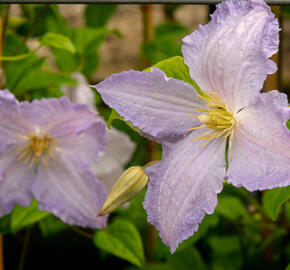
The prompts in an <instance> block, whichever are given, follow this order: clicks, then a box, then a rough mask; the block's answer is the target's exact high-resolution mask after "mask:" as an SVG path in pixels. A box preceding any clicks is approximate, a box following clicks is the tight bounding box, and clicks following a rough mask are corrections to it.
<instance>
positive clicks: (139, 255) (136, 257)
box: [94, 219, 144, 266]
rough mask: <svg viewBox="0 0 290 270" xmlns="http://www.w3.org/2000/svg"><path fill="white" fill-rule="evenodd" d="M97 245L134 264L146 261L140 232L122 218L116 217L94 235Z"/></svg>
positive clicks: (138, 264)
mask: <svg viewBox="0 0 290 270" xmlns="http://www.w3.org/2000/svg"><path fill="white" fill-rule="evenodd" d="M94 243H95V245H96V246H97V247H99V248H101V249H103V250H105V251H107V252H109V253H111V254H114V255H115V256H117V257H120V258H123V259H125V260H127V261H129V262H131V263H132V264H135V265H137V266H141V265H142V264H143V263H144V251H143V245H142V241H141V237H140V235H139V232H138V231H137V229H136V228H135V226H134V225H133V224H132V223H130V222H128V221H126V220H122V219H116V220H115V221H114V222H113V223H112V224H111V225H109V226H108V228H107V229H106V230H99V231H97V232H96V234H95V236H94Z"/></svg>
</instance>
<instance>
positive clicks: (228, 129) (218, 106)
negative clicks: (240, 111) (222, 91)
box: [189, 93, 236, 159]
mask: <svg viewBox="0 0 290 270" xmlns="http://www.w3.org/2000/svg"><path fill="white" fill-rule="evenodd" d="M198 96H199V97H200V98H201V99H203V100H204V101H206V103H207V104H206V107H207V109H195V110H196V111H199V112H204V113H203V114H201V115H190V116H192V117H198V119H199V120H200V122H201V123H202V125H200V126H198V127H195V128H190V129H189V130H196V129H202V128H204V127H208V128H210V129H212V130H214V131H213V132H205V133H204V134H203V135H201V136H199V137H197V138H195V139H193V141H196V140H199V139H201V140H206V142H205V143H204V144H203V145H201V147H204V146H206V145H207V144H208V143H209V142H210V141H211V140H213V139H217V138H219V137H221V136H223V137H224V138H227V137H229V150H230V159H231V143H232V140H233V134H234V132H233V129H234V126H235V124H236V119H235V117H234V114H233V113H232V112H230V109H229V108H228V106H227V104H226V103H225V102H224V101H223V100H222V99H221V98H220V96H219V95H218V94H217V93H209V94H205V93H204V95H203V96H201V95H198Z"/></svg>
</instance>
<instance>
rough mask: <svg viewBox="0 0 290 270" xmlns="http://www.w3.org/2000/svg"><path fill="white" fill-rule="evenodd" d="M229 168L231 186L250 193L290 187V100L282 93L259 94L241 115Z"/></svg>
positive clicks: (239, 115) (239, 114)
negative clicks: (240, 187) (242, 188)
mask: <svg viewBox="0 0 290 270" xmlns="http://www.w3.org/2000/svg"><path fill="white" fill-rule="evenodd" d="M237 117H238V121H240V122H241V125H237V127H236V130H235V133H234V141H233V146H232V156H233V157H232V162H230V164H229V171H228V176H229V182H230V183H232V184H233V185H235V186H244V187H245V188H247V189H248V190H250V191H253V190H257V189H259V190H262V189H272V188H275V187H282V186H287V185H290V130H288V128H287V127H286V126H285V122H286V121H287V120H288V119H289V118H290V108H289V107H288V102H287V97H286V95H285V94H281V93H279V92H278V91H271V92H269V93H263V94H259V95H258V97H257V100H256V102H255V103H254V104H252V106H250V107H248V108H245V109H244V110H242V111H241V112H240V113H238V115H237Z"/></svg>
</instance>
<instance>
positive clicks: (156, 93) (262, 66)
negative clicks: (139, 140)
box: [96, 0, 290, 252]
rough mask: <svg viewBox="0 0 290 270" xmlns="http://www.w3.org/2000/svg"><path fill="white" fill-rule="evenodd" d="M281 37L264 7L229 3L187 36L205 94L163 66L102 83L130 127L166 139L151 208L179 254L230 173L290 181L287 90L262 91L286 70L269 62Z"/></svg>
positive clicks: (256, 180) (257, 185)
mask: <svg viewBox="0 0 290 270" xmlns="http://www.w3.org/2000/svg"><path fill="white" fill-rule="evenodd" d="M278 31H279V26H278V22H277V19H275V18H274V15H273V14H272V13H271V11H270V8H269V7H268V6H267V5H266V4H265V2H264V1H258V0H256V1H255V0H253V1H249V2H246V1H240V0H233V1H226V2H223V3H221V4H220V5H218V6H217V10H216V12H215V13H214V14H213V15H212V17H211V21H210V23H208V24H207V25H205V26H200V27H199V29H198V30H197V31H195V32H193V33H192V34H190V35H189V36H187V37H185V38H184V39H183V46H182V53H183V56H184V60H185V63H186V64H187V65H188V67H189V71H190V76H191V78H192V79H193V80H195V82H196V83H197V84H198V85H199V87H200V88H201V89H202V91H203V92H204V93H203V96H200V95H198V94H197V92H196V90H195V89H194V87H193V86H192V85H190V84H188V83H185V82H183V81H179V80H176V79H173V78H167V77H166V76H165V74H164V73H163V72H162V71H161V70H159V69H157V68H153V69H151V71H148V72H137V71H132V70H131V71H127V72H123V73H120V74H115V75H113V76H111V77H110V78H108V79H106V80H105V81H103V82H101V83H100V84H98V85H96V89H97V90H98V91H99V92H100V93H101V95H102V98H103V100H104V101H105V102H106V103H107V104H108V105H109V106H111V107H113V108H115V109H116V110H117V111H118V112H119V114H120V115H121V116H123V117H124V118H125V120H126V121H130V122H131V123H132V124H133V125H135V126H137V127H139V128H140V129H141V130H142V132H144V134H146V135H148V136H149V137H151V138H154V139H155V140H156V141H157V142H160V143H162V146H163V158H162V161H161V162H159V163H157V164H155V165H153V166H151V167H149V168H148V169H146V173H147V174H148V176H149V178H150V181H149V186H148V190H147V194H146V199H145V203H144V207H145V209H146V210H147V213H148V220H149V222H150V223H152V224H154V225H155V226H156V228H157V229H158V230H159V231H160V236H161V238H162V239H163V241H164V242H165V243H166V244H167V245H168V246H170V248H171V251H172V252H174V250H175V249H176V248H177V246H178V244H179V243H181V242H182V241H183V240H184V239H186V238H188V237H189V236H190V235H192V234H193V233H194V232H195V231H197V229H198V223H200V222H201V220H202V218H203V217H204V215H205V214H206V213H213V211H214V208H215V206H216V204H217V193H219V192H220V191H221V190H222V187H223V184H222V181H223V179H224V177H225V176H227V177H228V179H229V180H228V182H230V183H232V184H233V185H235V186H238V187H239V186H243V187H245V188H247V189H248V190H250V191H253V190H262V189H271V188H274V187H282V186H287V185H289V184H290V140H289V139H290V134H289V133H290V132H289V130H288V129H287V128H286V126H285V122H286V121H287V119H289V118H290V110H289V107H288V101H287V98H286V95H285V94H281V93H279V92H278V91H272V92H269V93H260V90H261V89H262V87H263V82H264V80H265V78H266V76H267V74H270V73H273V72H275V71H276V65H275V64H274V62H272V61H271V60H269V59H268V57H270V56H271V55H273V54H274V53H275V52H277V49H278V43H279V37H278ZM227 140H229V148H230V149H229V156H230V158H229V168H228V170H227V171H226V161H225V149H226V142H227Z"/></svg>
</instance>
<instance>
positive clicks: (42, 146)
mask: <svg viewBox="0 0 290 270" xmlns="http://www.w3.org/2000/svg"><path fill="white" fill-rule="evenodd" d="M21 138H22V139H24V140H26V141H27V142H26V144H25V145H24V146H22V147H19V148H18V149H17V152H18V153H19V155H18V157H17V161H23V164H25V165H26V164H28V168H29V169H31V168H32V167H33V166H34V165H38V164H39V162H40V161H41V162H42V163H43V165H44V167H45V168H46V169H47V168H48V165H49V162H50V159H54V158H55V155H54V152H53V151H52V146H54V145H56V144H57V141H56V140H55V139H54V138H51V137H50V136H49V135H48V134H41V133H40V134H33V133H28V134H27V136H21Z"/></svg>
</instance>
